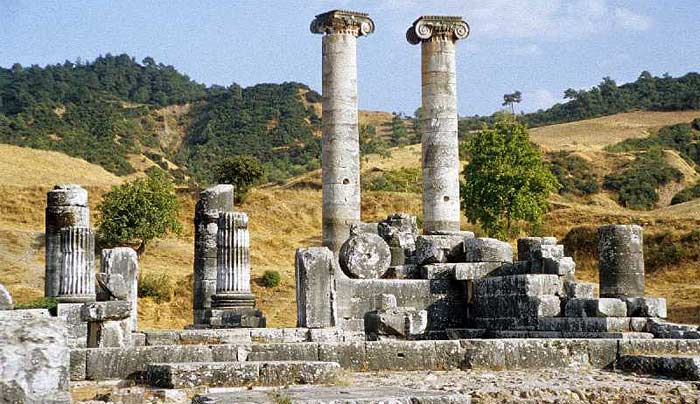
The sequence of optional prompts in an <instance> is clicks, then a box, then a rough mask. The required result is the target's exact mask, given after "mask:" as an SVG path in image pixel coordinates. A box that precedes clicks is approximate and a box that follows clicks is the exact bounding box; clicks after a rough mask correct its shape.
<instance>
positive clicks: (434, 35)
mask: <svg viewBox="0 0 700 404" xmlns="http://www.w3.org/2000/svg"><path fill="white" fill-rule="evenodd" d="M468 36H469V24H467V22H466V21H464V20H463V19H462V17H459V16H442V15H424V16H422V17H419V18H418V19H417V20H415V21H414V22H413V24H412V25H411V26H410V27H409V28H408V31H406V40H408V42H409V43H410V44H412V45H418V44H419V43H421V42H422V41H428V40H432V39H442V40H451V41H453V42H456V41H458V40H460V39H465V38H466V37H468Z"/></svg>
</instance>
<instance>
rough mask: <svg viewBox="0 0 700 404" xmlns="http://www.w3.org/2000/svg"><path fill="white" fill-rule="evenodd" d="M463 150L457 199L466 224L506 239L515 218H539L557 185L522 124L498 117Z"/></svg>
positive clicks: (546, 207) (513, 226) (468, 141)
mask: <svg viewBox="0 0 700 404" xmlns="http://www.w3.org/2000/svg"><path fill="white" fill-rule="evenodd" d="M466 150H467V153H468V155H469V163H468V164H467V166H466V167H465V168H464V172H463V177H464V178H463V180H464V183H463V186H462V198H461V199H462V207H463V208H464V211H465V213H466V216H467V218H468V219H469V221H470V222H471V223H479V224H480V225H481V227H482V228H483V229H484V230H485V231H486V233H487V234H488V235H489V236H492V237H499V238H507V237H509V236H510V235H511V234H513V232H514V230H516V227H517V223H518V222H520V221H525V222H529V223H530V224H535V225H536V224H539V223H540V222H541V219H542V217H543V216H544V214H545V213H546V212H547V209H548V206H549V203H548V201H547V198H548V197H549V195H550V193H552V192H554V191H556V190H557V187H558V184H557V180H556V178H555V177H554V176H553V175H552V173H551V172H550V170H549V169H548V168H547V166H546V165H545V164H544V162H543V160H542V155H541V154H540V152H539V150H538V149H536V147H535V146H533V145H532V143H530V139H529V136H528V133H527V129H526V127H525V126H524V125H523V124H520V123H518V122H516V121H514V120H512V119H511V120H502V121H499V122H497V123H496V124H495V126H494V128H493V129H483V130H482V131H481V132H480V133H478V134H476V135H474V136H472V137H470V138H469V139H468V140H467V146H466Z"/></svg>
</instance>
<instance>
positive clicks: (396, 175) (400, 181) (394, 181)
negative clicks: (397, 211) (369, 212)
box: [362, 167, 423, 193]
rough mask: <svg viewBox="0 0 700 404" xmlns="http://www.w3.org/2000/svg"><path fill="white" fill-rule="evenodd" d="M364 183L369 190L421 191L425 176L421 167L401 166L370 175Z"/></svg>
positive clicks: (364, 187) (365, 188)
mask: <svg viewBox="0 0 700 404" xmlns="http://www.w3.org/2000/svg"><path fill="white" fill-rule="evenodd" d="M362 185H363V187H362V188H363V189H364V190H367V191H389V192H407V193H419V192H422V189H423V176H422V174H421V169H420V168H419V167H415V168H408V167H406V168H399V169H396V170H388V171H385V172H383V173H381V174H380V175H375V176H374V177H370V179H369V181H366V182H364V183H363V184H362Z"/></svg>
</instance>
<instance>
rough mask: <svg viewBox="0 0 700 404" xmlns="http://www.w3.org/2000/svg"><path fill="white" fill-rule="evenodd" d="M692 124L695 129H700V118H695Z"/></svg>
mask: <svg viewBox="0 0 700 404" xmlns="http://www.w3.org/2000/svg"><path fill="white" fill-rule="evenodd" d="M690 125H691V126H692V127H693V129H695V130H700V118H695V119H693V122H691V124H690Z"/></svg>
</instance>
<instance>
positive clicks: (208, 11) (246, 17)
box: [0, 0, 700, 115]
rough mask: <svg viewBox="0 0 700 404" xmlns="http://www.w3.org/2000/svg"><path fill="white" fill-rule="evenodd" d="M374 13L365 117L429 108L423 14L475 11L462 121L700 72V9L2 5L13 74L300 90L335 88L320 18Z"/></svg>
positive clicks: (367, 46)
mask: <svg viewBox="0 0 700 404" xmlns="http://www.w3.org/2000/svg"><path fill="white" fill-rule="evenodd" d="M334 8H345V9H352V10H358V11H365V12H368V13H370V16H371V17H372V18H373V19H374V21H375V25H376V32H375V33H374V34H372V35H370V36H369V37H366V38H361V39H360V40H359V41H358V64H359V67H358V69H359V77H358V80H359V82H358V85H359V103H360V108H362V109H376V110H385V111H402V112H405V113H409V114H410V113H413V111H414V110H415V108H416V107H417V106H419V104H420V48H419V47H417V46H412V45H409V44H408V42H406V40H405V32H406V29H407V28H408V26H409V25H410V24H411V22H412V21H413V20H414V19H415V18H416V17H418V16H419V15H422V14H449V15H461V16H463V17H464V19H465V20H466V21H467V22H469V24H470V25H471V35H470V37H469V38H468V39H467V40H464V41H461V42H460V43H459V45H458V50H457V52H458V62H457V69H458V73H457V74H458V91H459V95H458V97H459V111H460V114H461V115H473V114H490V113H492V112H493V111H494V110H496V109H498V108H500V104H501V101H502V96H503V94H504V93H507V92H512V91H514V90H520V91H522V92H523V99H524V101H523V103H522V104H521V105H520V106H519V108H520V109H523V110H525V111H532V110H536V109H538V108H546V107H548V106H550V105H552V104H553V103H554V102H557V101H558V100H559V99H560V97H561V95H562V94H563V92H564V90H565V89H567V88H569V87H573V88H588V87H591V86H594V85H596V84H597V83H598V82H600V80H601V78H602V77H604V76H611V77H612V78H614V79H615V80H617V81H618V83H622V82H627V81H632V80H635V79H636V77H637V76H638V75H639V73H640V72H641V71H642V70H649V71H651V72H652V73H653V74H655V75H661V74H663V73H665V72H668V73H670V74H672V75H674V76H675V75H681V74H684V73H687V72H688V71H698V66H700V24H698V20H697V18H698V12H699V11H700V4H699V3H698V0H637V1H613V0H484V1H478V0H472V1H467V0H371V1H370V0H366V1H365V0H361V1H358V0H354V1H348V0H337V1H327V0H306V1H301V0H292V1H262V0H238V1H233V0H231V1H223V0H220V1H209V0H198V1H148V0H140V1H131V0H120V1H101V0H84V1H72V0H61V1H42V0H0V66H3V67H9V66H10V65H12V64H13V63H15V62H19V63H21V64H22V65H25V66H26V65H31V64H40V65H45V64H47V63H57V62H63V61H64V60H66V59H69V60H75V59H76V58H78V57H80V58H81V59H82V60H87V59H94V58H95V57H96V56H98V55H100V54H105V53H108V52H109V53H112V54H118V53H128V54H130V55H133V56H135V57H136V58H137V59H138V60H141V59H143V57H145V56H152V57H153V58H155V59H156V61H158V62H162V63H166V64H172V65H174V66H175V67H176V68H177V69H178V70H180V71H181V72H183V73H186V74H188V75H189V76H190V77H192V78H193V79H195V80H197V81H199V82H204V83H207V84H222V85H228V84H230V83H232V82H237V83H239V84H241V85H244V86H248V85H252V84H255V83H261V82H283V81H299V82H303V83H306V84H309V85H310V86H311V87H312V88H314V89H316V90H318V91H319V92H320V90H321V37H320V35H313V34H311V33H310V32H309V23H310V22H311V20H312V19H313V17H314V15H316V14H319V13H321V12H324V11H327V10H330V9H334Z"/></svg>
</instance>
